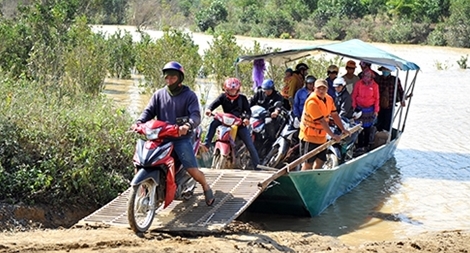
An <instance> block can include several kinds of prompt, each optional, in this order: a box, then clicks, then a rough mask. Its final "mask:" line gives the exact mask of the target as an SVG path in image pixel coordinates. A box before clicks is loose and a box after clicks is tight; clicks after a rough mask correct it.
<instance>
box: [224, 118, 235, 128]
mask: <svg viewBox="0 0 470 253" xmlns="http://www.w3.org/2000/svg"><path fill="white" fill-rule="evenodd" d="M222 122H223V123H224V124H225V125H227V126H231V125H233V123H234V122H235V118H231V117H223V118H222Z"/></svg>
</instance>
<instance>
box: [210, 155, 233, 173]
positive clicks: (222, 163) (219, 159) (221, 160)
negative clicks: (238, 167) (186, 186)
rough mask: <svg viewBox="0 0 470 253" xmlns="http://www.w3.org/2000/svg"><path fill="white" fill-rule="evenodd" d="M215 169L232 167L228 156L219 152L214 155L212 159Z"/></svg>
mask: <svg viewBox="0 0 470 253" xmlns="http://www.w3.org/2000/svg"><path fill="white" fill-rule="evenodd" d="M211 167H212V168H213V169H218V170H221V169H230V168H229V162H228V157H226V156H224V155H221V154H217V155H215V156H214V160H212V166H211Z"/></svg>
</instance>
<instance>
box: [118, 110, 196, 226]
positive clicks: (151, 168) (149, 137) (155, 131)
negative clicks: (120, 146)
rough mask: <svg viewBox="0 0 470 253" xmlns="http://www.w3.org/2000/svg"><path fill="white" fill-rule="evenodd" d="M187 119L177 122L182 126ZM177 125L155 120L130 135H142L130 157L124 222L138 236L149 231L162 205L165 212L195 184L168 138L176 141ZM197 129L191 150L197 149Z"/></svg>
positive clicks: (177, 134) (184, 197) (188, 192)
mask: <svg viewBox="0 0 470 253" xmlns="http://www.w3.org/2000/svg"><path fill="white" fill-rule="evenodd" d="M185 120H187V119H179V121H180V122H181V123H182V124H184V123H185V122H186V121H185ZM178 125H181V124H179V123H178V122H177V125H170V124H168V123H167V122H163V121H159V120H150V121H148V122H146V123H144V124H139V125H138V126H137V127H136V128H135V129H134V131H135V132H137V133H139V134H142V135H145V137H146V140H142V139H139V140H138V141H137V144H136V151H135V154H134V158H133V160H134V166H135V168H136V171H137V172H136V174H135V175H134V178H133V179H132V181H131V187H132V188H131V191H130V193H129V200H128V203H127V218H128V221H129V225H130V226H131V228H132V230H133V231H134V232H136V233H139V232H140V233H142V232H145V231H147V230H148V229H149V227H150V226H151V225H152V222H153V219H154V217H155V212H156V211H157V209H159V208H160V207H161V206H162V205H163V208H166V207H167V206H168V205H169V204H170V203H171V202H172V201H173V200H174V199H177V200H187V199H189V198H190V197H191V196H192V195H193V192H194V189H195V187H196V182H195V180H194V179H193V178H192V177H191V176H190V175H189V174H188V173H187V172H186V171H185V170H183V169H182V166H181V163H180V162H179V160H178V159H177V156H176V155H175V154H174V151H173V143H172V142H171V141H168V140H166V138H168V137H178V136H179V131H178ZM200 134H201V128H200V127H198V128H196V129H195V133H194V138H195V140H194V145H193V150H194V152H195V153H197V151H198V149H199V145H200V141H199V138H200Z"/></svg>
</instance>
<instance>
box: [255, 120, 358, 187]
mask: <svg viewBox="0 0 470 253" xmlns="http://www.w3.org/2000/svg"><path fill="white" fill-rule="evenodd" d="M361 129H362V124H359V125H356V126H354V127H352V128H351V129H349V132H350V133H351V134H352V133H355V132H357V131H359V130H361ZM346 137H348V135H346V134H343V135H341V140H342V139H344V138H346ZM335 143H336V141H335V140H329V141H327V142H325V143H323V144H322V145H320V146H319V147H317V148H315V149H314V150H311V151H309V152H308V153H307V154H305V155H302V156H301V157H299V158H297V159H296V160H294V161H292V162H291V163H289V164H286V165H285V166H284V167H282V168H281V169H279V170H277V169H276V168H272V167H267V166H262V165H258V168H260V169H263V170H272V171H276V172H275V173H274V174H272V175H271V176H270V177H269V178H267V179H265V180H264V181H263V182H260V183H259V184H258V187H260V188H261V189H263V190H264V189H266V187H268V185H269V184H270V183H271V182H272V181H274V180H276V179H277V178H278V177H280V176H282V175H284V174H287V173H288V172H289V171H291V170H292V169H293V168H295V167H296V166H297V165H299V164H301V163H303V162H305V161H307V160H308V159H309V158H311V157H313V156H314V155H316V154H318V153H320V152H322V151H323V150H325V149H327V148H328V147H330V146H331V145H333V144H335Z"/></svg>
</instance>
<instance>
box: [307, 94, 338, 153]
mask: <svg viewBox="0 0 470 253" xmlns="http://www.w3.org/2000/svg"><path fill="white" fill-rule="evenodd" d="M335 111H336V107H335V104H334V101H333V98H332V97H330V96H329V95H325V98H324V100H322V99H321V98H319V97H318V96H317V94H315V93H312V94H310V96H309V97H308V98H307V100H306V101H305V104H304V112H303V115H302V119H301V124H300V132H299V138H300V139H301V140H304V141H307V142H311V143H316V144H322V143H325V142H326V134H327V132H326V131H325V130H324V129H323V126H322V125H321V123H320V119H322V118H323V119H325V121H326V122H328V121H329V116H330V114H331V113H332V112H335Z"/></svg>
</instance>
